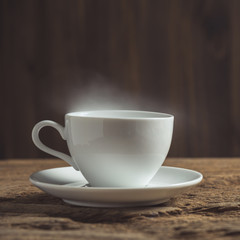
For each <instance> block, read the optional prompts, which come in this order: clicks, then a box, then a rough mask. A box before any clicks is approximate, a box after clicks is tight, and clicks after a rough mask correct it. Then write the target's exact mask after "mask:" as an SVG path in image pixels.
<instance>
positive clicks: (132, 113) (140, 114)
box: [65, 110, 174, 120]
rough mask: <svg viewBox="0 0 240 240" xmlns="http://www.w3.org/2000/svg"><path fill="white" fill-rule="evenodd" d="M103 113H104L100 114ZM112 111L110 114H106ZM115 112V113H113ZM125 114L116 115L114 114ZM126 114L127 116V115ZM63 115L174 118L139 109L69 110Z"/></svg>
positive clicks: (142, 118) (169, 115)
mask: <svg viewBox="0 0 240 240" xmlns="http://www.w3.org/2000/svg"><path fill="white" fill-rule="evenodd" d="M103 113H104V115H102V114H103ZM110 113H112V115H108V114H110ZM114 113H115V115H114ZM123 113H124V114H126V115H125V116H124V115H122V116H121V115H116V114H123ZM127 114H128V116H127ZM65 117H81V118H91V119H92V118H94V119H123V120H124V119H125V120H160V119H161V120H163V119H171V118H174V116H173V115H172V114H168V113H162V112H152V111H141V110H89V111H78V112H70V113H67V114H66V115H65Z"/></svg>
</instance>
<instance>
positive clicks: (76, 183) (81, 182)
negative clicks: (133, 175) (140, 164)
mask: <svg viewBox="0 0 240 240" xmlns="http://www.w3.org/2000/svg"><path fill="white" fill-rule="evenodd" d="M201 180H202V174H201V173H199V172H196V171H193V170H188V169H183V168H175V167H166V166H163V167H161V168H160V169H159V170H158V172H157V174H156V175H155V176H154V178H153V179H152V180H151V181H150V183H149V184H148V185H147V186H146V187H144V188H130V187H128V188H123V187H120V188H107V187H88V186H86V185H87V184H88V182H87V181H86V179H85V178H84V177H83V175H81V173H80V172H78V171H76V170H74V169H73V168H72V167H64V168H53V169H48V170H42V171H39V172H36V173H34V174H32V175H31V176H30V181H31V182H32V183H33V184H34V185H35V186H36V187H38V188H40V189H41V190H43V191H44V192H46V193H49V194H51V195H53V196H56V197H59V198H61V199H63V201H65V202H67V203H69V204H73V205H78V206H87V207H131V206H149V205H157V204H160V203H163V202H166V201H168V200H169V199H170V198H172V197H174V196H176V195H177V194H179V193H182V192H183V191H185V190H186V189H188V188H189V187H192V186H194V185H196V184H198V183H199V182H201Z"/></svg>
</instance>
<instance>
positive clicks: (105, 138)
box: [32, 110, 174, 187]
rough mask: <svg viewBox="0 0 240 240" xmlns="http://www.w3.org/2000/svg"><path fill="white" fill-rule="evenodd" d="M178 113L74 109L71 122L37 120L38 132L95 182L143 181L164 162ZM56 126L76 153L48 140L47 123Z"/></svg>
mask: <svg viewBox="0 0 240 240" xmlns="http://www.w3.org/2000/svg"><path fill="white" fill-rule="evenodd" d="M173 121H174V117H173V116H172V115H169V114H164V113H156V112H144V111H130V110H108V111H88V112H76V113H68V114H66V115H65V127H62V126H61V125H59V124H58V123H55V122H52V121H48V120H46V121H42V122H39V123H38V124H36V125H35V127H34V128H33V132H32V138H33V141H34V143H35V145H36V146H37V147H38V148H40V149H41V150H43V151H45V152H47V153H50V154H52V155H54V156H57V157H59V158H61V159H63V160H65V161H66V162H68V163H69V164H70V165H72V166H73V167H74V168H75V169H76V170H80V171H81V173H82V174H83V175H84V177H85V178H86V179H87V180H88V181H89V182H90V184H91V185H92V186H95V187H143V186H145V185H146V184H147V183H149V181H150V180H151V179H152V177H153V176H154V175H155V174H156V172H157V171H158V169H159V168H160V167H161V165H162V163H163V162H164V160H165V158H166V156H167V153H168V150H169V147H170V144H171V140H172V132H173ZM45 126H51V127H54V128H56V129H57V130H58V131H59V133H60V134H61V136H62V138H63V139H65V140H66V141H67V145H68V148H69V151H70V154H71V156H67V155H66V154H63V153H60V152H58V151H55V150H53V149H50V148H48V147H47V146H45V145H44V144H43V143H42V142H41V141H40V139H39V136H38V133H39V131H40V130H41V128H43V127H45Z"/></svg>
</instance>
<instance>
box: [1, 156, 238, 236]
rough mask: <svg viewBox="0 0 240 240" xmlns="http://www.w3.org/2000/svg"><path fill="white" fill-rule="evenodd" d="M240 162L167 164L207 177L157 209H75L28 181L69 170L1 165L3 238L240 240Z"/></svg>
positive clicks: (42, 164) (27, 162)
mask: <svg viewBox="0 0 240 240" xmlns="http://www.w3.org/2000/svg"><path fill="white" fill-rule="evenodd" d="M239 161H240V159H239V158H222V159H216V158H215V159H214V158H205V159H204V158H196V159H186V158H184V159H176V158H175V159H167V160H166V161H165V165H167V166H178V167H184V168H190V169H194V170H197V171H200V172H202V174H203V176H204V180H203V181H202V182H201V183H200V184H199V185H198V186H196V187H194V188H191V189H190V190H188V191H187V192H184V193H182V194H181V195H179V196H178V197H175V198H173V199H171V200H170V201H169V202H167V203H165V204H162V205H158V206H151V207H136V208H120V209H116V208H115V209H111V208H110V209H109V208H88V207H75V206H71V205H67V204H65V203H63V202H62V201H61V200H60V199H58V198H55V197H52V196H50V195H48V194H45V193H43V192H41V191H40V190H39V189H37V188H36V187H34V186H32V185H31V184H30V182H29V181H28V176H29V175H30V174H31V173H32V172H34V171H38V170H42V169H47V168H52V167H61V166H66V164H65V163H64V162H63V161H60V160H53V159H48V160H47V161H45V160H43V159H12V160H4V161H1V162H0V168H1V169H2V170H3V171H2V174H1V181H2V184H1V186H0V190H1V191H0V192H1V195H0V237H1V238H2V239H9V240H10V239H16V237H17V238H18V239H32V238H34V239H42V238H45V239H53V238H58V239H63V238H64V239H66V238H67V239H76V238H78V239H79V238H85V239H159V238H160V239H161V238H162V237H163V234H164V239H167V240H168V239H176V238H178V239H186V238H194V239H213V240H214V239H223V238H224V239H225V238H226V239H239V236H240V228H239V226H240V218H239V216H240V202H239V184H240V179H239V171H240V165H239Z"/></svg>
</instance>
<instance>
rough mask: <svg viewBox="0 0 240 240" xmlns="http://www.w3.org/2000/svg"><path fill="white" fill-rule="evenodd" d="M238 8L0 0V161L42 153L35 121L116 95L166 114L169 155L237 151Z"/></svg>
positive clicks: (53, 142) (217, 1)
mask: <svg viewBox="0 0 240 240" xmlns="http://www.w3.org/2000/svg"><path fill="white" fill-rule="evenodd" d="M239 13H240V1H238V0H225V1H224V0H208V1H204V0H194V1H192V0H165V1H161V0H149V1H147V0H142V1H141V0H136V1H133V0H128V1H127V0H119V1H118V0H116V1H112V0H101V1H100V0H95V1H91V0H86V1H80V0H79V1H77V0H69V1H67V0H66V1H63V0H55V1H54V0H51V1H43V0H36V1H34V0H29V1H25V0H24V1H23V0H22V1H18V0H1V1H0V34H1V38H0V80H1V86H0V96H1V101H0V104H1V105H0V107H1V111H0V112H1V113H0V158H12V157H18V158H19V157H42V156H47V155H45V154H44V153H41V151H39V150H37V148H36V147H35V146H34V145H33V144H32V142H31V129H32V127H33V126H34V124H35V123H36V122H38V121H40V120H43V119H52V120H54V121H57V122H59V123H61V124H63V119H64V114H65V113H66V112H68V111H70V110H72V109H71V107H70V106H71V104H72V102H73V101H75V103H78V101H80V103H79V106H80V105H81V107H83V106H82V104H83V105H84V104H85V105H84V107H85V108H86V106H87V104H88V102H89V101H90V102H91V104H90V103H89V104H90V105H91V108H92V106H93V105H94V103H97V104H98V108H99V107H101V101H104V102H105V103H104V104H106V101H107V102H108V103H112V102H114V104H115V103H117V104H118V99H119V102H120V105H122V106H124V107H126V104H128V103H130V102H135V104H137V107H138V108H140V109H143V110H154V111H161V112H168V113H172V114H174V115H175V130H174V137H173V143H172V147H171V150H170V153H169V155H170V156H175V157H180V156H182V157H192V156H194V157H196V156H198V157H203V156H210V157H211V156H218V157H219V156H239V155H240V96H239V95H240V94H239V90H240V25H239V24H240V14H239ZM96 89H97V90H96ZM95 93H97V97H96V98H95V97H93V96H94V95H95ZM86 97H88V99H87V100H86V102H84V101H85V100H84V99H85V98H86ZM113 97H114V99H112V98H113ZM89 99H90V100H89ZM104 104H103V106H102V108H104V107H105V105H104ZM90 105H89V106H90ZM133 106H134V105H133V104H130V105H129V106H128V108H132V107H133ZM81 107H80V108H81ZM41 135H42V139H43V141H44V142H45V143H46V144H48V145H50V146H52V147H54V148H57V149H63V148H64V149H65V150H66V147H65V143H64V142H63V141H61V139H60V137H59V136H58V134H57V133H56V132H55V131H54V130H50V129H45V130H43V131H42V134H41Z"/></svg>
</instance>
